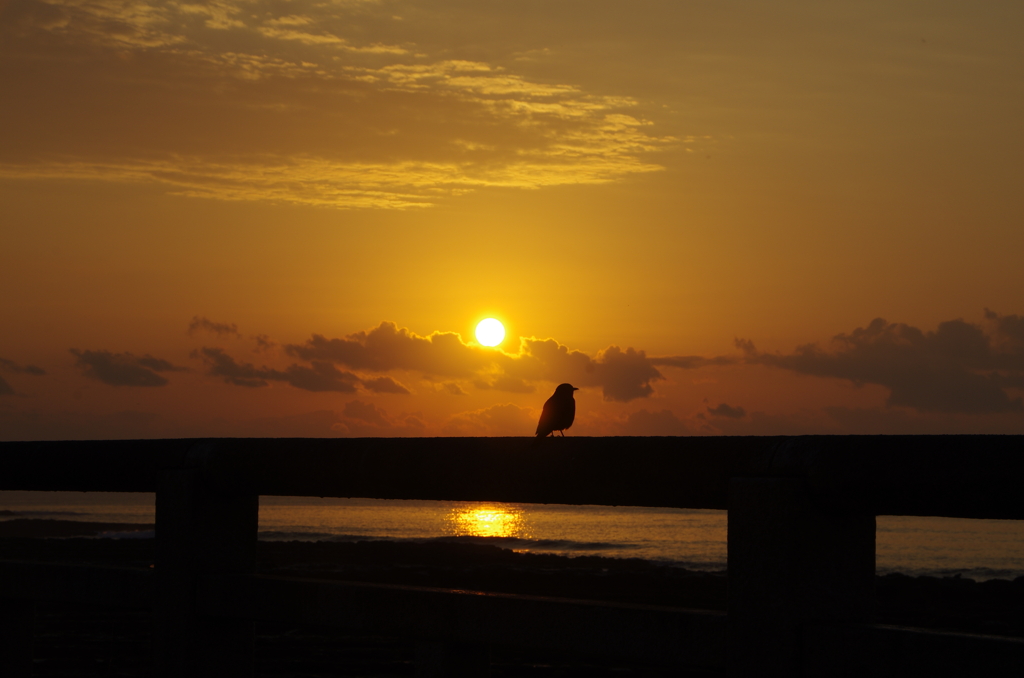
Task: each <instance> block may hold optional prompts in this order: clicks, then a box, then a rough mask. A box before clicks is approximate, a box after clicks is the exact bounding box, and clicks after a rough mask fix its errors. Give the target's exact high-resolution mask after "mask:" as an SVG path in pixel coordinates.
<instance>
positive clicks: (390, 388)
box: [363, 377, 411, 394]
mask: <svg viewBox="0 0 1024 678" xmlns="http://www.w3.org/2000/svg"><path fill="white" fill-rule="evenodd" d="M363 386H364V387H365V388H366V390H367V391H373V392H374V393H401V394H409V393H411V391H409V389H407V388H406V387H405V386H402V385H401V384H399V383H398V382H397V381H395V380H394V379H392V378H391V377H377V378H376V379H363Z"/></svg>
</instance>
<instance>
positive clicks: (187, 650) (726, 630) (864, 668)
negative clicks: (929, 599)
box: [0, 436, 1024, 678]
mask: <svg viewBox="0 0 1024 678" xmlns="http://www.w3.org/2000/svg"><path fill="white" fill-rule="evenodd" d="M543 443H544V444H540V445H535V444H534V441H533V439H529V438H434V439H427V438H423V439H341V440H319V439H294V440H285V439H275V440H260V439H216V440H146V441H89V442H14V443H0V490H44V491H60V490H63V491H85V492H89V491H113V492H156V496H157V503H156V535H157V537H156V566H155V568H153V569H152V570H149V571H146V570H138V569H127V568H120V569H119V568H113V567H96V566H92V567H90V566H84V565H82V566H69V565H58V564H41V563H29V562H16V561H0V675H3V676H12V677H13V676H27V675H30V672H31V665H32V664H31V654H30V650H29V649H28V648H30V647H31V643H30V642H28V641H30V638H26V637H25V634H26V633H30V631H27V630H29V629H31V623H30V622H31V618H32V614H33V608H34V602H35V601H59V602H79V603H86V604H90V605H110V604H112V603H114V602H115V601H116V603H117V604H118V605H130V606H136V607H139V608H147V609H151V610H152V614H153V625H154V636H153V645H154V647H153V651H154V657H153V674H154V675H156V676H167V677H170V676H174V677H179V676H181V677H184V676H190V677H191V676H247V675H252V673H253V655H254V620H268V621H274V622H290V621H295V622H302V623H310V624H327V625H334V626H337V627H339V628H347V629H352V630H355V631H358V632H370V633H380V634H387V635H395V636H406V637H411V638H414V639H416V640H417V641H418V645H417V647H418V651H417V662H418V666H417V674H418V675H438V676H440V675H465V676H470V675H486V673H487V662H488V651H487V644H488V643H489V642H490V640H491V639H492V638H495V637H500V638H501V639H502V642H503V643H507V644H510V645H515V646H522V647H537V648H553V649H558V650H567V651H573V652H579V653H582V654H586V655H589V656H593V657H595V658H600V657H607V658H608V659H609V660H617V659H621V660H635V661H641V662H643V663H645V664H650V665H657V666H664V667H669V668H673V669H678V670H679V671H680V672H681V675H685V672H686V671H687V670H688V669H696V670H701V671H714V672H720V673H721V674H723V675H725V674H728V675H731V676H894V677H895V676H900V677H901V678H902V677H905V676H929V677H936V676H986V677H989V678H992V677H995V676H1011V675H1012V676H1014V677H1016V676H1018V675H1020V674H1021V672H1022V670H1024V640H1021V639H1015V638H1003V637H997V636H981V635H971V634H962V633H946V632H937V631H926V630H921V629H913V628H905V627H895V626H882V625H877V624H873V623H872V621H873V620H872V618H871V617H872V601H873V587H874V582H875V577H874V568H875V516H876V515H883V514H884V515H932V516H948V517H964V518H1006V519H1017V520H1020V519H1024V493H1022V492H1021V489H1020V482H1021V478H1024V437H1021V436H806V437H795V438H785V437H779V438H766V437H729V438H565V439H561V438H559V439H550V440H547V439H545V440H544V441H543ZM260 495H286V496H287V495H291V496H327V497H371V498H379V499H441V500H468V501H499V502H536V503H561V504H599V505H622V506H626V505H628V506H661V507H678V508H714V509H728V511H729V567H728V570H729V571H728V578H729V602H728V612H727V613H724V614H723V613H720V612H710V611H698V610H687V609H680V608H673V607H664V606H654V605H629V604H623V603H608V602H595V601H583V600H567V599H559V598H544V597H538V596H523V595H511V594H501V593H481V592H476V591H464V590H450V589H437V588H427V587H414V586H400V585H385V584H369V583H354V582H339V581H317V580H310V579H295V578H287V577H279V576H269V575H257V574H256V573H255V571H256V568H255V564H256V535H257V525H258V510H259V496H260Z"/></svg>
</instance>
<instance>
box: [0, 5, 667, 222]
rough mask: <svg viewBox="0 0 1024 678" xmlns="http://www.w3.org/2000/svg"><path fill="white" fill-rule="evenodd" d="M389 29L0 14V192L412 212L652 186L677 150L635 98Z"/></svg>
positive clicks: (360, 23)
mask: <svg viewBox="0 0 1024 678" xmlns="http://www.w3.org/2000/svg"><path fill="white" fill-rule="evenodd" d="M392 11H393V8H392V7H387V6H385V5H384V3H354V2H344V3H338V2H332V3H323V2H289V3H286V4H285V5H283V6H282V5H281V3H274V2H266V1H262V0H257V1H256V2H252V3H250V2H245V3H242V2H211V3H179V2H151V3H149V2H120V1H118V2H71V1H70V0H68V1H58V0H50V2H45V3H44V2H32V1H31V0H29V1H24V2H17V3H11V4H10V5H9V6H8V7H7V8H6V9H5V10H4V18H3V20H2V21H0V43H3V44H4V45H5V48H6V49H5V53H6V55H9V59H10V63H11V64H12V70H11V73H12V74H13V75H12V77H10V78H7V79H5V81H4V88H5V94H7V95H8V96H6V97H4V99H3V100H0V116H3V117H5V118H7V117H9V119H10V121H11V126H14V127H17V128H18V129H19V135H18V138H17V139H16V140H12V143H10V144H5V146H4V150H3V151H2V152H0V176H3V177H13V178H17V177H21V178H41V179H45V178H50V179H80V180H100V181H110V182H133V183H156V184H159V185H163V186H164V187H165V188H166V189H167V190H168V192H171V193H173V194H177V195H184V196H190V197H202V198H211V199H218V200H246V201H249V200H258V201H270V202H286V203H298V204H306V205H321V206H331V207H336V208H346V209H350V208H374V209H411V208H417V207H424V206H429V205H433V204H436V203H437V202H438V201H439V199H441V198H444V197H447V196H455V195H460V194H463V193H466V192H469V191H473V190H477V189H480V188H484V187H505V188H527V189H532V188H540V187H547V186H562V185H577V184H598V183H607V182H612V181H617V180H620V179H621V178H623V177H627V176H630V175H635V174H639V173H649V172H656V171H660V170H661V169H662V166H661V165H659V164H657V163H655V162H653V161H652V159H651V153H652V152H657V151H660V150H663V149H665V148H669V147H671V146H673V145H676V144H677V143H679V142H678V140H677V139H675V138H673V137H670V136H666V135H659V134H657V133H656V132H655V131H654V126H653V125H652V124H651V122H650V121H647V120H644V119H642V118H641V116H640V114H639V113H638V112H637V109H638V108H639V107H640V104H639V102H637V101H635V100H633V99H631V98H629V97H624V96H619V95H616V94H614V93H603V92H597V91H586V90H584V89H583V88H581V87H579V86H577V85H574V84H572V83H562V82H557V81H554V80H553V79H552V78H551V77H545V76H541V77H527V75H525V74H522V73H518V72H515V71H514V70H509V69H510V68H512V69H518V68H519V66H518V65H516V62H515V60H514V58H513V55H514V54H515V52H512V51H510V52H509V53H508V54H503V51H504V50H502V49H501V46H500V44H494V45H491V46H490V48H489V49H488V50H486V52H487V53H488V58H489V60H488V61H472V60H467V59H452V58H450V56H449V54H448V52H449V48H448V46H447V45H444V44H439V43H434V44H433V45H429V46H425V45H417V44H416V43H415V42H413V41H414V40H417V39H424V40H431V39H434V38H436V33H435V32H434V31H433V29H432V28H431V26H432V25H433V24H435V23H436V22H437V21H439V20H441V21H444V19H443V18H442V17H443V16H444V11H445V10H443V9H425V10H423V14H424V21H422V22H417V24H418V25H421V26H422V27H423V28H422V29H418V30H417V29H410V28H409V27H410V26H412V24H411V22H410V23H409V24H406V25H405V26H401V27H399V28H397V29H396V27H397V26H398V23H397V22H395V21H394V18H393V15H392ZM410 30H412V32H411V33H410ZM392 34H393V35H394V37H393V38H389V36H390V35H392ZM15 38H17V39H15ZM473 51H474V52H475V51H476V50H473ZM481 58H482V57H481ZM499 62H505V63H506V64H507V65H502V64H501V63H499ZM19 64H30V65H31V67H30V68H29V67H26V68H18V65H19ZM225 91H230V92H231V96H230V97H224V96H223V93H224V92H225ZM126 101H130V103H131V105H130V106H129V105H121V104H123V103H124V102H126ZM200 112H201V113H200ZM197 115H201V116H202V120H203V125H202V126H201V127H202V131H201V132H200V133H197V131H196V129H197V128H196V127H195V124H194V123H195V120H196V119H197V117H196V116H197Z"/></svg>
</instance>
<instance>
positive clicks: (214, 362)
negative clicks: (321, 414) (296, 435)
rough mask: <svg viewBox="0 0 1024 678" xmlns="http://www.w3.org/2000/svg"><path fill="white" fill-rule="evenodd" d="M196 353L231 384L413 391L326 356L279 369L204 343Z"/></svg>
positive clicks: (213, 373)
mask: <svg viewBox="0 0 1024 678" xmlns="http://www.w3.org/2000/svg"><path fill="white" fill-rule="evenodd" d="M192 357H193V358H197V359H200V360H202V361H203V362H204V363H205V364H206V367H207V371H206V374H207V375H209V376H211V377H221V378H223V379H224V382H225V383H227V384H233V385H234V386H243V387H246V388H261V387H263V386H269V385H270V382H272V381H280V382H284V383H287V384H289V385H291V386H294V387H295V388H300V389H302V390H304V391H313V392H335V393H356V392H357V391H358V390H359V387H360V386H362V387H363V388H365V389H366V390H368V391H372V392H374V393H397V394H408V393H410V391H409V389H407V388H406V387H405V386H403V385H402V384H400V383H398V382H397V381H395V380H394V379H392V378H391V377H375V378H372V379H361V378H360V377H359V376H358V375H356V374H354V373H352V372H348V371H345V370H339V369H338V368H337V367H335V366H334V364H332V363H331V362H330V361H325V360H311V361H310V364H309V366H308V367H307V366H305V365H299V364H292V365H289V366H288V367H286V368H285V369H283V370H278V369H274V368H271V367H267V366H263V367H255V366H254V365H253V364H252V363H243V362H238V361H237V360H235V359H234V358H232V357H231V356H230V355H228V354H227V353H225V352H224V349H221V348H211V347H203V348H201V349H199V350H196V351H193V352H192Z"/></svg>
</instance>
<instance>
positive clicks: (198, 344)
mask: <svg viewBox="0 0 1024 678" xmlns="http://www.w3.org/2000/svg"><path fill="white" fill-rule="evenodd" d="M1021 34H1024V8H1022V6H1021V5H1020V3H1018V2H1009V1H993V2H988V3H985V4H984V5H982V6H969V5H967V4H965V3H962V2H927V3H924V2H904V1H899V0H897V1H895V2H893V1H887V2H875V1H866V2H864V1H862V2H842V3H819V2H810V1H807V2H794V1H789V0H783V1H782V2H728V1H722V2H676V1H671V2H670V1H645V0H637V1H634V2H628V3H627V2H621V1H618V0H617V1H614V2H612V1H608V0H573V1H570V0H544V1H543V2H542V1H539V0H538V1H532V0H520V1H517V2H504V3H499V2H480V1H479V0H436V1H433V2H412V1H408V0H404V1H401V0H396V1H390V0H337V1H335V2H322V1H317V2H313V1H311V0H310V1H307V0H291V1H284V0H278V1H273V2H271V1H263V0H253V1H246V0H224V1H218V2H209V3H196V4H190V3H188V2H171V1H167V2H132V1H130V0H46V1H42V0H11V1H8V2H0V91H2V92H3V96H2V97H0V125H2V129H3V130H4V132H3V136H2V141H0V290H2V294H0V439H8V440H16V439H31V438H92V437H98V438H124V437H154V436H155V437H164V436H205V435H232V436H247V435H260V436H263V435H287V436H333V435H530V434H532V432H533V429H534V427H535V426H536V420H537V416H538V415H539V412H540V407H541V405H542V404H543V402H544V400H545V399H546V398H547V397H548V396H549V395H550V394H551V392H552V391H553V390H554V387H555V385H557V384H558V383H559V382H562V381H570V382H572V383H574V384H575V385H576V386H580V387H581V390H580V391H578V392H577V394H576V398H577V403H578V416H577V421H576V424H575V425H574V426H573V428H572V429H571V430H570V434H571V435H612V434H619V435H643V434H658V435H665V434H670V435H677V434H678V435H686V434H798V433H818V432H829V433H917V432H929V433H931V432H936V433H941V432H948V433H954V432H994V433H995V432H1013V433H1024V405H1022V396H1024V295H1022V291H1024V266H1021V263H1020V262H1021V259H1022V254H1024V227H1022V225H1024V219H1022V217H1024V197H1022V196H1024V193H1022V191H1021V190H1020V186H1021V185H1024V181H1022V180H1024V164H1022V163H1021V161H1020V159H1021V157H1024V131H1022V126H1021V124H1020V121H1021V120H1022V119H1024V43H1022V42H1021V41H1020V39H1019V36H1020V35H1021ZM492 315H493V316H495V317H497V318H499V319H501V320H502V321H504V322H505V324H506V327H507V329H508V332H509V337H508V338H507V339H506V340H505V342H504V343H503V344H502V346H501V347H500V349H501V350H493V349H484V348H481V347H479V346H476V345H475V344H474V343H473V338H472V330H473V327H474V325H475V323H476V321H478V320H479V319H481V318H483V317H486V316H492ZM880 319H884V320H880ZM520 337H523V338H524V339H523V340H522V342H520V340H519V338H520Z"/></svg>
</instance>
